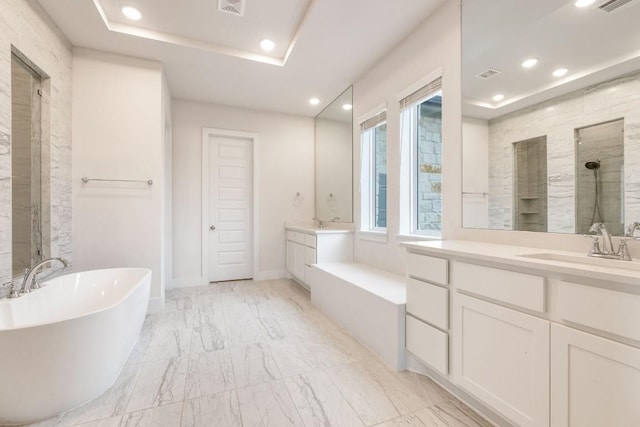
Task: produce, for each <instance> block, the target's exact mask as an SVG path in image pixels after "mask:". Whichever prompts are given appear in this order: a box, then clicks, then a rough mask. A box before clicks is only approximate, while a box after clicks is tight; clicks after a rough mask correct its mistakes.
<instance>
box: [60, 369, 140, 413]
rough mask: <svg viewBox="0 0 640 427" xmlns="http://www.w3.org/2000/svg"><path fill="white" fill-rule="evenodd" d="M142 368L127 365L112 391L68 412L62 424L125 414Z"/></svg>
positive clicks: (109, 390)
mask: <svg viewBox="0 0 640 427" xmlns="http://www.w3.org/2000/svg"><path fill="white" fill-rule="evenodd" d="M141 366H142V365H141V364H126V365H125V366H124V368H123V370H122V372H121V373H120V376H119V377H118V379H117V380H116V382H115V384H114V385H113V386H111V388H110V389H108V390H107V391H105V392H104V394H103V395H102V396H100V397H98V398H96V399H94V400H92V401H91V402H89V403H87V404H86V405H83V406H81V407H79V408H77V409H74V410H72V411H69V412H67V413H66V414H65V415H64V417H62V421H61V422H60V424H61V425H65V426H67V425H75V424H81V423H86V422H89V421H96V420H101V419H103V418H111V417H115V416H118V415H122V414H124V413H125V410H126V408H127V404H128V403H129V399H130V398H131V395H132V393H133V390H134V386H135V384H136V380H137V378H138V376H139V371H140V367H141Z"/></svg>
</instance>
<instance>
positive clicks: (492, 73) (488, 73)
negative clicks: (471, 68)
mask: <svg viewBox="0 0 640 427" xmlns="http://www.w3.org/2000/svg"><path fill="white" fill-rule="evenodd" d="M501 72H502V71H500V70H496V69H495V68H489V69H488V70H487V71H484V72H482V73H480V74H478V75H477V76H476V77H478V78H480V79H483V80H487V79H490V78H491V77H494V76H497V75H498V74H500V73H501Z"/></svg>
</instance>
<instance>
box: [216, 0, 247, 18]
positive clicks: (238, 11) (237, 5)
mask: <svg viewBox="0 0 640 427" xmlns="http://www.w3.org/2000/svg"><path fill="white" fill-rule="evenodd" d="M244 2H245V0H218V10H219V11H220V12H225V13H230V14H231V15H236V16H242V15H244Z"/></svg>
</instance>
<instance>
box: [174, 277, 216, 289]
mask: <svg viewBox="0 0 640 427" xmlns="http://www.w3.org/2000/svg"><path fill="white" fill-rule="evenodd" d="M208 284H209V281H208V280H207V279H206V278H204V277H183V278H180V279H173V280H172V281H171V286H167V289H176V288H188V287H191V286H204V285H208Z"/></svg>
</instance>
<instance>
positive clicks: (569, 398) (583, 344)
mask: <svg viewBox="0 0 640 427" xmlns="http://www.w3.org/2000/svg"><path fill="white" fill-rule="evenodd" d="M638 399H640V349H638V348H634V347H630V346H628V345H625V344H620V343H617V342H614V341H611V340H608V339H606V338H600V337H597V336H595V335H592V334H588V333H585V332H580V331H577V330H575V329H572V328H567V327H564V326H560V325H555V324H553V325H552V326H551V426H552V427H569V426H571V427H600V426H616V427H618V426H620V427H622V426H629V427H631V426H634V427H635V426H640V405H638Z"/></svg>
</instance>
